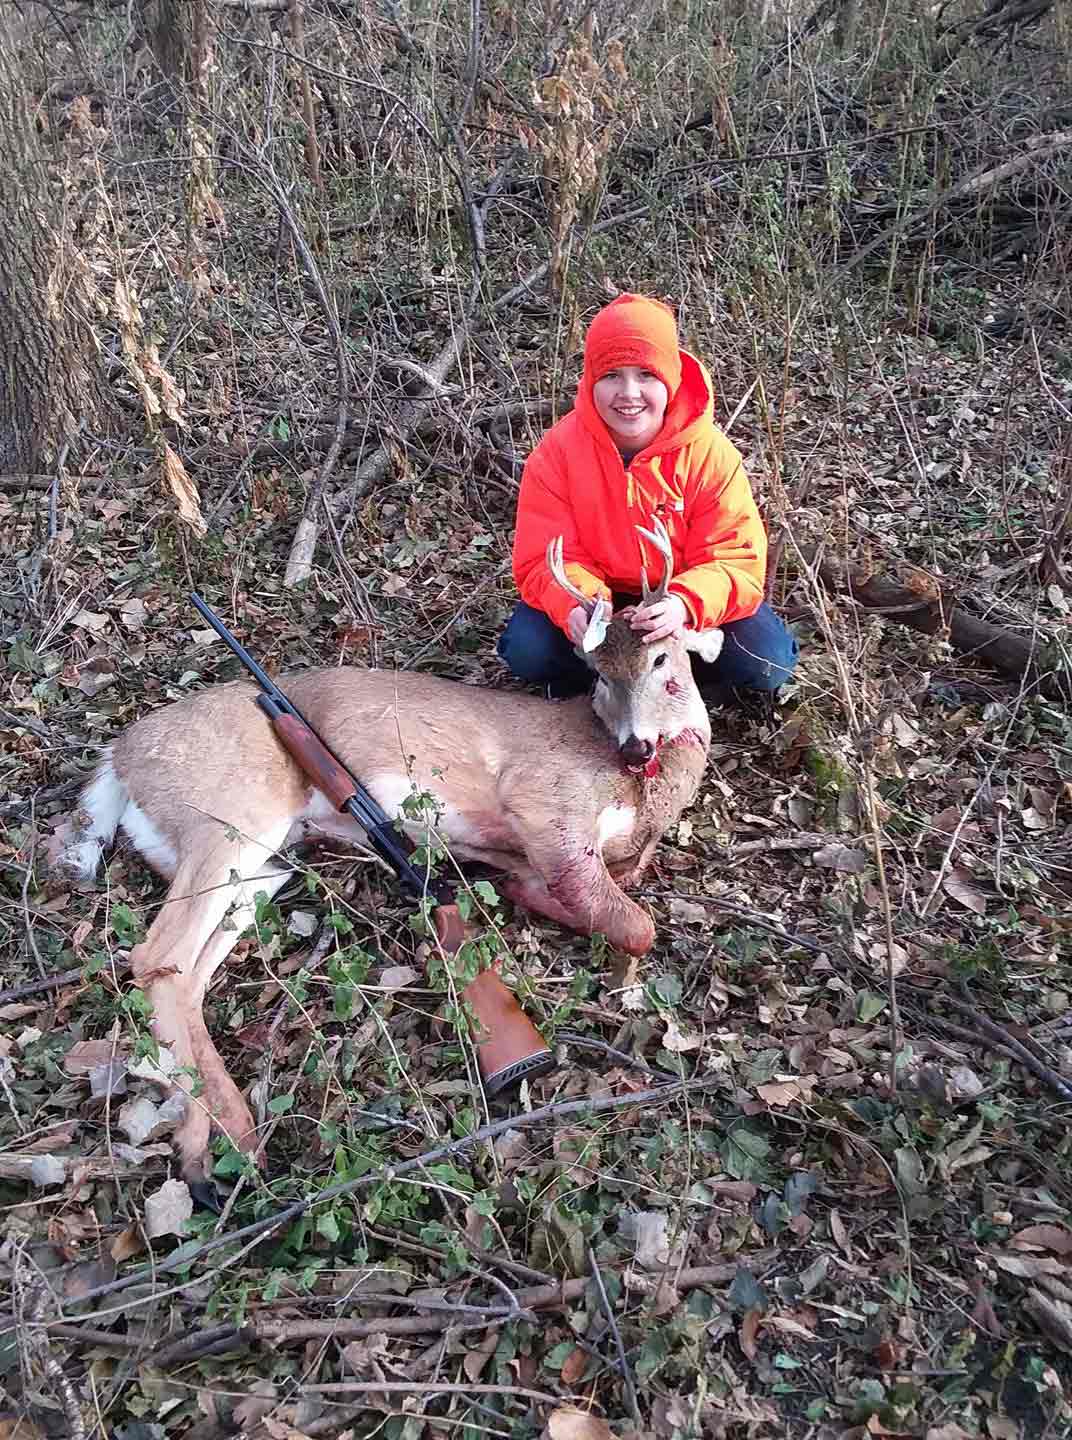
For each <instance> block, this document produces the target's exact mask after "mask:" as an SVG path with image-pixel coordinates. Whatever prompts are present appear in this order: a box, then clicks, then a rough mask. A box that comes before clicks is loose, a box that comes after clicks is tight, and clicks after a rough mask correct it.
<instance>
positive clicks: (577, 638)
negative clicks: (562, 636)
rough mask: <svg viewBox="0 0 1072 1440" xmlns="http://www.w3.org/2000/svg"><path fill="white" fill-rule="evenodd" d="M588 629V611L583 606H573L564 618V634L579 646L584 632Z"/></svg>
mask: <svg viewBox="0 0 1072 1440" xmlns="http://www.w3.org/2000/svg"><path fill="white" fill-rule="evenodd" d="M587 629H588V611H587V610H586V609H585V608H584V606H583V605H574V607H573V609H572V610H571V611H570V612H569V614H568V615H567V616H566V634H567V635H568V636H569V638H570V639H571V640H572V641H573V643H574V645H579V644H580V643H581V641H582V640H583V639H584V632H585V631H586V630H587Z"/></svg>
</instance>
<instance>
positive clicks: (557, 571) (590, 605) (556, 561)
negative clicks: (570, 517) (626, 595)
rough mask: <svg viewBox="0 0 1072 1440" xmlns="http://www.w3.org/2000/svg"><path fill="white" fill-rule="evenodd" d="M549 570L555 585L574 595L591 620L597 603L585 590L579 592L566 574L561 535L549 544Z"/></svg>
mask: <svg viewBox="0 0 1072 1440" xmlns="http://www.w3.org/2000/svg"><path fill="white" fill-rule="evenodd" d="M547 568H548V570H550V572H551V578H552V579H553V580H554V581H555V583H556V584H557V585H560V586H561V587H562V589H563V590H565V592H566V594H567V595H572V596H573V598H574V600H576V602H577V604H578V605H581V606H583V607H584V610H585V613H586V614H587V616H588V618H589V619H591V618H592V614H593V612H594V610H595V608H596V602H595V600H594V598H593V597H592V596H591V595H586V594H585V593H584V591H583V590H578V589H577V587H576V585H574V583H573V581H572V580H571V579H570V578H569V576H568V575H567V574H566V567H565V565H563V563H562V536H561V535H556V536H555V538H554V539H553V540H551V541H549V542H548V546H547Z"/></svg>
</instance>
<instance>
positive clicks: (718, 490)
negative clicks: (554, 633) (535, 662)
mask: <svg viewBox="0 0 1072 1440" xmlns="http://www.w3.org/2000/svg"><path fill="white" fill-rule="evenodd" d="M680 353H681V364H682V378H681V384H680V386H679V387H678V389H677V392H676V393H675V395H674V398H673V400H672V401H671V402H670V404H669V406H668V407H667V411H666V418H665V420H664V421H663V427H662V429H661V430H660V431H659V434H658V435H657V436H656V437H655V439H654V440H653V441H652V442H651V444H650V445H648V446H647V447H646V448H645V449H643V450H641V451H639V452H638V454H636V455H634V457H633V459H632V460H631V461H630V463H629V466H628V468H627V467H626V466H625V464H624V462H623V460H622V456H621V454H620V452H619V451H618V448H617V446H616V445H615V444H614V441H613V440H612V439H611V435H610V432H609V430H608V429H607V427H606V426H605V425H604V424H603V421H602V420H601V419H600V418H599V414H598V413H597V411H596V408H595V402H594V401H593V399H592V386H593V384H594V383H595V381H596V379H598V378H599V377H598V376H594V375H590V374H589V373H588V370H587V368H586V370H585V373H584V375H583V376H582V378H581V383H580V385H579V387H578V390H577V401H576V408H575V409H574V410H572V411H571V412H570V414H568V415H566V416H564V417H563V418H562V419H561V420H559V421H558V423H557V424H555V425H553V426H552V427H551V429H550V430H548V432H547V434H546V435H544V437H543V438H542V439H541V440H540V442H539V444H538V445H537V446H536V448H535V449H534V450H533V452H532V454H531V455H530V456H529V458H528V461H527V462H526V464H525V469H524V473H523V475H522V478H521V490H520V494H519V496H518V504H517V529H516V532H515V535H514V550H513V568H514V580H515V582H516V584H517V588H518V590H519V591H520V593H521V598H522V599H523V600H524V601H525V602H526V604H528V605H531V606H533V607H534V608H535V609H537V610H542V611H543V612H544V613H545V614H546V615H548V616H549V617H550V618H551V619H552V620H553V621H554V622H555V624H556V625H558V626H559V627H560V628H561V629H563V630H564V629H565V628H566V619H567V617H568V615H569V613H570V611H571V610H572V609H573V607H574V605H575V604H576V601H574V600H573V599H571V598H570V596H569V595H567V594H566V592H565V591H564V590H562V589H560V588H559V586H558V585H557V584H556V583H555V581H554V580H553V579H552V578H551V573H550V571H549V570H548V568H547V560H546V553H547V543H548V541H549V540H551V539H553V538H554V537H555V536H556V535H561V536H562V537H563V547H562V549H563V559H564V561H565V566H566V574H567V575H568V576H569V578H570V579H571V580H572V581H573V583H574V584H575V585H576V586H577V588H578V589H579V590H582V591H583V592H584V594H586V595H591V596H604V597H606V598H607V599H610V597H611V592H615V593H617V594H619V595H639V594H640V569H641V565H645V566H646V568H647V572H648V579H649V581H650V582H652V583H654V580H655V578H656V577H657V576H660V575H661V574H662V570H663V561H662V557H661V556H660V555H659V553H658V552H657V551H656V550H655V549H654V547H653V546H652V545H651V542H650V541H647V540H644V539H643V538H642V537H641V536H640V535H638V534H637V532H636V529H635V528H634V527H635V526H637V525H643V526H644V527H645V529H649V530H650V529H651V523H652V520H653V518H654V517H655V516H656V515H657V516H658V517H659V519H661V520H662V522H663V524H664V525H665V526H666V529H667V531H668V533H669V535H670V542H671V545H672V546H673V551H674V579H673V583H672V584H671V586H670V590H671V593H673V594H675V595H680V597H681V599H682V600H683V601H684V602H685V606H686V608H687V610H688V612H689V622H690V624H691V625H692V626H693V627H694V628H695V629H697V630H706V629H708V628H710V627H712V626H715V625H721V624H724V623H727V622H729V621H731V620H742V619H744V618H745V617H746V616H748V615H752V614H754V613H755V611H756V610H758V609H759V606H760V604H761V603H762V600H763V583H764V579H765V576H766V567H767V535H766V531H765V530H764V528H763V522H762V520H761V519H760V517H759V511H758V509H757V508H756V502H755V500H754V498H753V496H752V489H751V486H750V485H749V483H748V477H747V475H746V474H745V471H744V466H743V464H742V461H741V456H740V454H739V453H738V451H737V450H736V448H735V447H734V446H733V445H732V444H731V443H730V441H729V440H727V438H726V436H725V435H724V434H723V433H722V431H721V430H719V429H718V427H717V426H716V425H715V423H714V419H713V412H714V394H713V389H712V385H711V380H710V377H709V375H708V373H707V371H706V370H705V368H704V367H703V365H702V364H701V363H700V361H699V360H697V359H696V357H695V356H693V355H690V354H689V353H688V352H687V351H685V350H682V351H681V352H680Z"/></svg>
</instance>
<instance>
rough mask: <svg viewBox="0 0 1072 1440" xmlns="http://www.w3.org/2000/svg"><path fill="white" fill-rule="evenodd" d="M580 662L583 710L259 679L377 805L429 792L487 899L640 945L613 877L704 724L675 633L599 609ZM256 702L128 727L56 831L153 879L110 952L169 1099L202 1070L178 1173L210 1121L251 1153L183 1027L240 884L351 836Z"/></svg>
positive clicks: (398, 676)
mask: <svg viewBox="0 0 1072 1440" xmlns="http://www.w3.org/2000/svg"><path fill="white" fill-rule="evenodd" d="M715 635H716V645H717V643H720V637H718V635H717V632H715ZM591 663H592V664H593V668H594V669H595V671H596V676H597V680H596V689H595V694H594V696H593V700H592V702H591V703H590V702H589V701H588V700H587V699H585V698H583V697H582V698H580V699H577V700H572V701H565V702H561V703H558V704H553V705H552V704H548V703H547V702H546V701H544V700H541V699H537V698H534V697H531V696H526V695H518V694H511V693H507V692H503V691H489V690H484V689H477V688H475V687H472V686H468V685H464V684H460V683H458V682H456V681H451V680H444V679H439V678H436V677H433V676H428V675H421V674H416V673H412V672H400V673H395V672H387V671H377V670H363V669H356V668H340V669H334V670H317V671H307V672H303V673H300V674H296V675H294V676H291V677H287V678H286V679H285V680H284V681H282V682H281V688H283V689H284V691H285V692H286V694H287V695H288V697H289V698H290V699H291V700H292V702H293V703H294V704H295V705H296V707H297V708H298V710H299V711H301V713H302V714H304V716H305V717H306V719H307V720H308V721H309V723H310V724H311V725H312V727H313V729H314V730H316V731H317V732H318V733H319V734H320V736H321V738H322V739H323V740H324V741H325V742H326V744H327V745H328V747H329V748H330V749H331V750H333V751H334V752H335V754H336V755H337V756H338V757H339V759H340V760H342V762H343V763H344V765H345V766H346V767H347V768H348V769H349V770H350V771H351V772H352V773H353V774H354V775H356V776H358V777H359V779H360V780H361V781H362V783H363V784H364V785H365V787H366V789H368V790H369V791H370V792H371V793H372V795H373V796H374V797H375V799H376V800H377V801H378V802H379V803H380V805H381V806H382V808H383V809H384V810H386V811H387V812H388V814H390V815H392V816H393V817H397V816H398V815H399V813H400V808H401V806H402V804H403V801H404V800H405V799H406V797H407V796H409V795H412V794H414V793H415V792H416V793H420V794H428V795H430V796H432V797H433V806H434V808H435V810H436V811H437V812H438V816H437V819H436V821H435V822H434V828H435V830H436V834H437V836H438V838H439V839H440V840H441V841H444V842H445V843H446V844H447V846H448V847H449V849H450V850H451V853H452V854H453V855H454V856H455V858H456V859H458V860H463V861H465V860H472V861H482V862H484V863H485V864H488V865H490V866H492V867H494V868H495V869H496V870H498V871H500V872H502V873H501V877H500V878H499V879H498V880H497V881H496V885H497V888H498V889H499V891H500V892H501V893H502V894H504V895H505V896H506V897H507V898H508V899H511V900H513V901H514V902H515V903H517V904H518V905H520V906H522V907H524V908H527V909H529V910H532V911H535V912H537V913H539V914H542V915H544V916H547V917H549V918H550V919H552V920H555V921H556V922H558V923H560V924H562V925H565V926H567V927H569V928H570V929H572V930H575V931H578V932H580V933H583V934H593V933H595V932H600V933H602V934H604V935H605V936H606V937H607V939H608V940H609V941H610V943H611V944H612V945H614V946H616V947H618V948H619V949H622V950H625V951H627V952H629V953H631V954H634V955H642V954H644V953H645V952H646V951H647V950H648V949H649V948H650V946H651V944H652V943H653V940H654V926H653V924H652V921H651V918H650V916H649V915H648V914H647V913H646V912H645V911H644V910H642V909H641V908H640V906H639V905H637V904H636V903H635V901H633V900H631V899H630V898H629V897H628V896H627V895H626V894H625V892H624V890H623V889H622V885H623V884H632V883H635V881H636V880H637V879H638V878H639V877H640V875H641V874H642V873H643V871H644V869H645V868H646V866H647V865H648V863H649V861H650V859H651V856H652V853H653V851H654V849H655V846H656V844H657V843H658V840H659V838H660V836H661V835H662V834H663V833H664V832H665V830H666V829H667V827H668V826H670V825H671V824H673V823H674V822H675V821H676V820H677V819H678V817H679V816H680V814H681V813H682V811H683V810H684V809H685V807H686V806H687V805H688V804H690V803H691V801H692V800H693V798H694V796H695V794H696V791H697V789H698V787H699V784H700V779H701V776H702V774H703V770H704V766H705V763H706V759H707V751H708V746H709V744H710V736H711V731H710V722H709V719H708V716H707V711H706V707H705V706H704V704H703V701H702V700H701V698H700V695H699V692H698V691H697V689H696V686H695V683H694V681H693V679H692V671H691V665H690V662H689V658H688V654H687V652H686V649H685V645H684V644H683V643H682V641H681V640H680V639H678V638H676V637H672V638H670V639H667V640H664V641H661V642H657V643H655V644H652V645H649V646H645V645H643V644H642V643H641V641H640V640H639V638H638V637H637V636H636V635H635V634H634V633H633V632H632V631H631V630H630V628H629V625H628V623H627V621H626V620H625V619H622V618H618V617H616V618H614V619H613V620H611V622H610V624H609V627H608V629H607V632H606V638H605V639H604V641H603V642H602V644H601V645H600V647H599V648H598V650H596V651H594V653H593V656H592V659H591ZM256 696H257V690H256V688H255V687H253V686H251V685H248V684H244V683H236V684H227V685H218V686H215V687H213V688H211V689H208V690H205V691H202V692H200V693H198V694H196V695H192V696H189V697H186V698H184V699H182V700H179V701H176V702H175V703H173V704H171V705H168V706H166V707H164V708H162V709H160V710H157V711H154V712H153V713H151V714H149V715H147V716H145V717H144V718H143V719H141V720H139V721H137V722H136V723H135V724H134V725H132V726H131V727H130V728H129V729H128V730H126V731H125V732H124V733H123V734H122V735H121V736H120V737H119V738H118V739H117V740H116V741H115V742H114V744H113V745H112V746H111V747H110V749H109V752H108V754H107V757H106V758H105V760H104V762H103V763H102V765H101V766H100V768H99V769H98V771H97V773H96V775H95V777H94V779H93V780H92V781H91V782H90V784H89V785H88V786H87V787H86V789H85V791H84V792H83V795H82V800H81V812H82V814H81V817H80V820H79V822H78V823H77V824H76V825H75V826H73V827H71V833H70V834H69V835H67V836H65V837H63V839H62V840H61V844H63V845H64V846H65V850H64V852H63V854H64V858H65V860H66V863H67V864H68V866H69V867H71V868H73V869H76V870H79V871H81V872H82V873H83V874H86V875H88V874H91V873H92V871H93V870H94V869H95V868H96V864H97V861H98V860H99V858H100V854H101V852H102V850H103V848H104V846H106V845H107V844H109V843H110V842H111V840H112V839H113V837H114V835H115V832H116V830H117V829H121V830H122V831H123V832H124V833H125V834H126V836H127V837H128V838H129V839H130V841H131V843H132V844H133V846H134V847H135V849H137V850H138V851H139V853H140V854H141V855H142V856H143V858H144V859H145V860H146V861H147V863H148V864H150V865H151V866H152V867H153V868H154V869H155V870H156V871H157V872H158V873H160V874H161V875H162V876H163V877H164V878H165V879H167V880H168V881H169V882H170V889H169V891H168V895H167V897H166V900H165V903H164V905H163V906H162V908H161V910H160V912H159V914H158V916H157V918H156V920H155V921H154V923H153V925H152V926H151V927H150V929H149V931H148V934H147V936H146V938H145V940H144V941H143V942H142V943H141V944H140V945H138V946H136V947H135V949H134V951H133V953H132V955H131V962H132V968H133V971H134V974H135V977H136V978H137V980H138V981H139V983H140V984H141V985H142V986H143V987H144V988H145V989H146V990H147V992H148V993H149V995H150V998H151V1000H152V1002H153V1013H154V1019H153V1027H154V1032H155V1034H156V1037H157V1039H158V1040H159V1041H160V1043H161V1044H166V1045H167V1046H168V1048H169V1049H170V1050H171V1052H172V1054H173V1055H174V1058H175V1062H176V1067H177V1072H181V1073H176V1074H174V1075H172V1076H171V1077H170V1078H171V1080H172V1082H173V1083H176V1084H178V1085H180V1086H181V1087H182V1088H184V1089H186V1090H187V1091H189V1090H191V1088H192V1087H191V1078H190V1074H191V1072H198V1073H199V1074H200V1076H201V1079H202V1081H203V1098H202V1097H201V1096H192V1097H191V1104H190V1105H189V1106H188V1109H187V1113H186V1117H185V1120H184V1122H183V1126H182V1129H181V1130H180V1132H179V1135H178V1137H177V1138H178V1143H179V1149H180V1153H181V1156H182V1160H183V1170H184V1173H185V1174H186V1176H187V1178H188V1179H194V1180H197V1179H199V1178H202V1177H203V1174H204V1161H205V1156H206V1153H207V1145H208V1137H209V1127H210V1123H211V1122H212V1121H213V1120H214V1121H215V1122H216V1123H217V1124H218V1125H219V1126H220V1128H221V1129H222V1130H223V1131H224V1132H225V1133H226V1134H228V1135H229V1136H230V1137H231V1139H232V1140H233V1141H234V1143H236V1144H238V1145H241V1146H244V1147H245V1148H247V1149H252V1148H254V1147H255V1143H256V1137H255V1135H254V1132H253V1122H252V1119H251V1117H250V1114H249V1111H248V1108H247V1106H246V1103H245V1101H244V1100H243V1098H242V1096H241V1094H240V1092H239V1091H238V1089H237V1087H236V1086H235V1085H234V1083H233V1081H232V1080H231V1079H230V1077H229V1076H228V1075H227V1072H226V1069H225V1067H224V1065H223V1061H222V1059H221V1057H220V1056H219V1054H218V1053H217V1051H216V1049H215V1047H214V1046H213V1044H212V1041H211V1038H210V1037H209V1035H208V1032H207V1030H206V1027H205V1022H204V1017H203V1014H202V1005H203V1001H204V997H205V993H206V990H207V988H208V985H209V983H210V982H211V980H212V977H213V975H214V974H215V972H216V970H217V969H218V967H219V966H220V964H221V963H222V962H223V961H224V960H225V959H226V957H227V955H228V954H229V953H230V951H231V949H232V948H233V947H234V944H235V942H236V941H237V940H238V938H239V937H240V935H241V934H242V931H243V929H245V928H246V926H247V925H248V924H249V923H250V921H251V920H252V918H253V901H254V896H255V895H256V894H257V893H258V892H263V893H265V894H267V895H268V896H269V897H270V896H271V895H273V894H274V893H275V892H276V891H277V890H278V889H279V887H280V886H281V885H282V884H283V882H284V881H285V880H286V878H287V876H288V875H289V874H290V873H291V872H290V869H289V868H288V866H287V865H286V863H285V862H283V861H281V860H280V859H279V858H278V855H279V852H281V851H283V850H285V849H286V848H287V847H288V846H292V845H296V844H301V843H303V842H309V841H315V840H317V839H322V838H336V839H342V840H344V841H349V842H353V843H360V842H361V840H362V838H363V832H362V831H361V829H360V827H359V826H358V825H357V823H356V822H355V821H353V820H352V819H351V818H350V817H349V816H348V815H347V814H345V813H343V814H340V813H338V812H336V811H335V810H334V809H333V807H332V806H331V804H330V802H329V801H328V800H327V799H326V797H325V796H323V795H322V794H321V793H320V792H318V791H317V790H315V789H313V788H312V787H311V786H310V784H309V782H308V781H307V780H306V778H305V776H304V775H303V774H302V772H301V770H300V769H299V767H298V766H297V764H296V763H295V762H294V760H292V759H291V757H290V756H289V755H288V753H287V752H286V750H285V749H284V748H283V746H282V745H281V744H280V742H279V741H278V739H277V738H276V736H275V734H274V732H273V731H272V729H271V726H270V725H269V723H268V720H267V719H266V718H265V716H264V715H263V714H262V712H261V711H260V710H259V708H258V707H257V705H256V703H255V702H256ZM608 732H609V733H608ZM404 823H406V826H407V828H408V829H411V833H412V827H413V822H410V821H406V822H404ZM421 838H423V837H421Z"/></svg>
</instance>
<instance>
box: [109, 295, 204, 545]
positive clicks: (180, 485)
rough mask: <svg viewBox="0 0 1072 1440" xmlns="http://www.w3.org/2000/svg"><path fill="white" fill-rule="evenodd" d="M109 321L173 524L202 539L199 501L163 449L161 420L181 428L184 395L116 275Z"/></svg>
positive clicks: (171, 452)
mask: <svg viewBox="0 0 1072 1440" xmlns="http://www.w3.org/2000/svg"><path fill="white" fill-rule="evenodd" d="M114 301H115V317H116V322H117V325H118V327H119V336H120V340H121V342H122V353H123V364H124V366H125V368H126V371H127V374H128V375H129V376H130V378H131V379H132V380H133V382H134V385H135V388H136V389H137V391H138V394H139V396H140V397H141V403H142V409H143V411H144V412H145V422H146V429H147V430H148V432H149V438H150V440H151V441H152V445H153V449H154V450H155V451H156V455H157V459H158V460H159V462H160V469H161V472H162V474H163V477H164V480H165V482H166V484H167V487H168V489H169V490H170V492H171V494H172V496H173V497H174V500H175V503H176V505H177V506H178V512H179V519H180V520H182V521H184V523H185V524H187V525H189V527H190V529H191V530H192V531H193V532H194V534H195V535H197V536H201V535H204V534H205V530H206V526H205V518H204V516H203V515H202V514H201V496H200V493H199V491H198V488H197V484H196V482H195V481H194V480H193V479H192V478H191V476H190V475H189V473H188V472H187V470H186V467H185V465H184V464H183V463H182V460H181V459H180V458H179V456H178V454H177V453H176V452H175V451H174V450H173V449H172V447H171V446H170V445H169V444H168V441H167V437H166V436H165V435H164V431H163V426H162V423H161V417H164V418H166V419H168V420H170V421H171V423H172V424H173V425H176V426H179V427H182V426H183V425H185V423H186V417H185V414H184V409H183V407H184V406H185V404H186V394H185V392H184V391H183V390H182V389H181V387H180V386H179V385H177V384H176V382H175V379H174V377H173V376H172V375H171V374H170V372H169V371H168V370H167V369H165V367H164V365H163V364H162V363H161V360H160V352H159V350H158V348H157V345H156V342H155V341H154V340H151V339H150V338H149V337H148V336H147V335H146V333H145V326H144V324H143V322H142V314H141V307H140V306H139V304H138V301H137V298H136V296H135V294H134V290H133V288H132V286H131V285H130V284H128V282H127V281H126V280H125V279H124V278H123V276H122V275H118V276H117V277H116V281H115V291H114Z"/></svg>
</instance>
